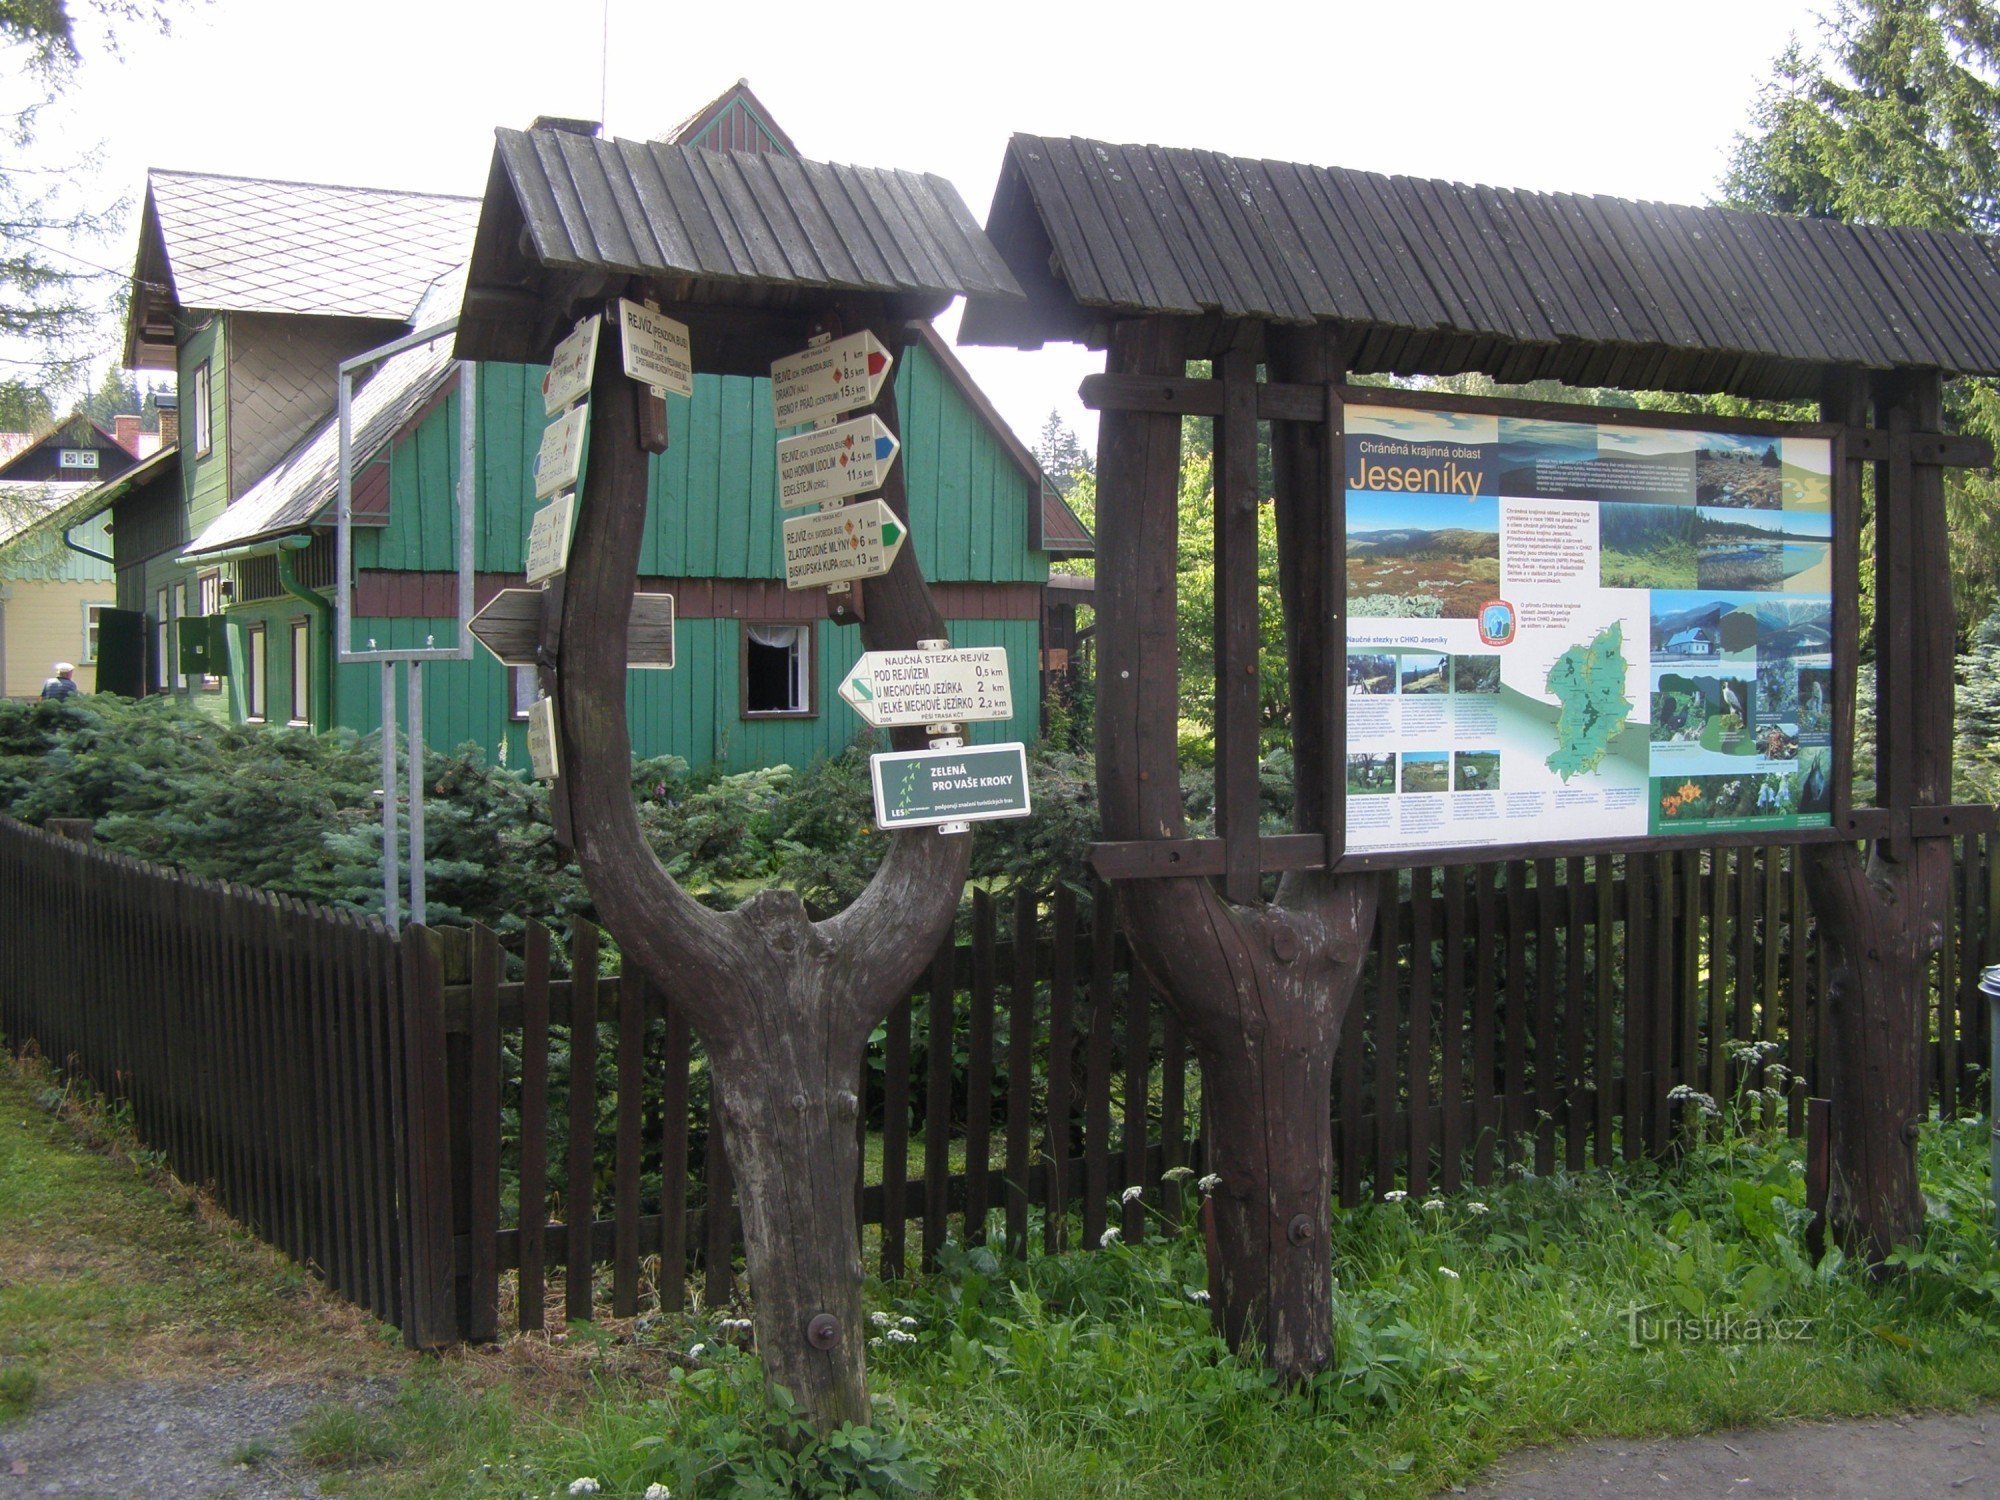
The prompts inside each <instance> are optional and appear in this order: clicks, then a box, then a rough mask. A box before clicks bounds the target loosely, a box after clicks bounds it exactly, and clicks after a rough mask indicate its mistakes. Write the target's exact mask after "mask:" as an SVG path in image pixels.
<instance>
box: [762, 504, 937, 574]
mask: <svg viewBox="0 0 2000 1500" xmlns="http://www.w3.org/2000/svg"><path fill="white" fill-rule="evenodd" d="M908 539H909V532H908V530H907V529H906V528H905V527H904V525H903V523H902V522H901V521H899V520H897V519H896V513H895V512H894V511H893V510H891V509H889V506H888V504H887V502H885V501H882V500H863V501H861V502H860V503H859V504H856V505H843V506H841V507H840V508H839V509H837V510H823V511H820V512H819V513H818V514H817V515H809V516H787V517H785V587H786V588H788V589H809V588H815V587H817V586H819V585H822V584H828V583H846V582H848V581H850V580H852V579H855V578H879V577H881V576H882V574H884V573H886V572H888V571H889V569H890V567H891V566H892V565H893V564H894V563H895V561H896V554H897V553H898V552H901V551H902V550H903V543H904V542H905V541H907V540H908Z"/></svg>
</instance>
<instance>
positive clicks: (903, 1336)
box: [882, 1328, 917, 1344]
mask: <svg viewBox="0 0 2000 1500" xmlns="http://www.w3.org/2000/svg"><path fill="white" fill-rule="evenodd" d="M882 1337H884V1338H885V1339H887V1340H888V1341H889V1342H890V1343H892V1344H914V1343H915V1342H916V1341H917V1336H916V1335H915V1334H914V1333H910V1332H908V1331H907V1330H905V1329H901V1328H891V1329H890V1330H889V1331H888V1332H887V1333H885V1334H883V1335H882Z"/></svg>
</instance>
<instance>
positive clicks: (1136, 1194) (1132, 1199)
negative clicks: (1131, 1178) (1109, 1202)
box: [1118, 1182, 1146, 1203]
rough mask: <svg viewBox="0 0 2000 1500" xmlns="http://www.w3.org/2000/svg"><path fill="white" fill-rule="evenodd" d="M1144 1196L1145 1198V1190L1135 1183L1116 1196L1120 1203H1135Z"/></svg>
mask: <svg viewBox="0 0 2000 1500" xmlns="http://www.w3.org/2000/svg"><path fill="white" fill-rule="evenodd" d="M1145 1196H1146V1190H1145V1189H1144V1188H1143V1187H1141V1186H1139V1184H1138V1183H1136V1182H1135V1183H1133V1184H1132V1186H1130V1187H1128V1188H1127V1189H1125V1191H1124V1192H1122V1193H1120V1194H1119V1195H1118V1201H1119V1202H1120V1203H1137V1202H1138V1201H1139V1200H1140V1199H1141V1198H1143V1197H1145Z"/></svg>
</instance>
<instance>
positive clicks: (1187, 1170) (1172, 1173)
mask: <svg viewBox="0 0 2000 1500" xmlns="http://www.w3.org/2000/svg"><path fill="white" fill-rule="evenodd" d="M1160 1176H1161V1177H1163V1178H1164V1179H1166V1180H1167V1181H1168V1182H1186V1181H1187V1180H1188V1179H1189V1178H1190V1177H1192V1176H1194V1168H1193V1167H1168V1168H1167V1170H1166V1171H1164V1172H1162V1173H1161V1174H1160Z"/></svg>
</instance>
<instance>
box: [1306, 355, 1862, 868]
mask: <svg viewBox="0 0 2000 1500" xmlns="http://www.w3.org/2000/svg"><path fill="white" fill-rule="evenodd" d="M1352 394H1354V395H1355V397H1356V399H1353V400H1350V401H1349V402H1347V403H1346V404H1345V407H1344V411H1345V420H1344V437H1345V473H1344V476H1343V482H1344V488H1345V492H1346V498H1345V505H1346V515H1347V528H1346V532H1347V534H1346V543H1347V547H1346V551H1347V602H1348V609H1347V615H1348V618H1347V662H1346V670H1347V780H1346V787H1347V799H1346V809H1347V810H1346V848H1347V851H1348V852H1349V853H1351V854H1378V853H1388V852H1398V853H1400V852H1405V851H1412V850H1423V849H1428V848H1439V849H1446V848H1478V847H1482V846H1485V847H1492V846H1502V845H1505V846H1511V845H1517V844H1533V843H1566V844H1584V843H1593V842H1605V841H1610V840H1615V839H1627V838H1644V837H1671V836H1676V835H1689V836H1693V837H1695V838H1701V837H1704V836H1712V835H1714V834H1718V833H1737V832H1744V831H1770V832H1773V833H1782V831H1784V830H1788V829H1798V828H1815V827H1826V826H1828V825H1829V824H1830V822H1831V814H1832V782H1833V751H1832V736H1831V729H1832V723H1833V693H1834V682H1835V675H1834V670H1833V666H1834V661H1833V658H1834V652H1835V650H1836V643H1835V641H1834V639H1833V577H1834V570H1833V546H1834V539H1833V507H1832V495H1833V444H1832V440H1831V438H1830V437H1829V436H1827V435H1826V434H1825V432H1824V430H1823V429H1822V430H1801V429H1790V428H1787V429H1780V428H1778V427H1776V426H1775V425H1772V426H1769V427H1768V429H1767V430H1758V431H1755V432H1750V431H1737V430H1729V431H1722V430H1714V429H1710V428H1705V427H1702V426H1698V425H1695V424H1694V423H1693V422H1690V423H1689V424H1688V425H1686V426H1674V427H1660V426H1650V425H1644V424H1643V422H1640V421H1628V420H1621V419H1620V418H1619V417H1618V415H1617V414H1615V413H1605V414H1604V415H1602V416H1599V415H1598V414H1597V412H1595V411H1584V410H1582V409H1579V418H1580V419H1579V420H1562V419H1557V418H1553V417H1548V416H1544V415H1540V414H1527V413H1525V412H1524V414H1522V415H1519V416H1514V415H1505V414H1495V413H1494V412H1492V411H1484V410H1482V411H1471V410H1459V409H1454V408H1453V407H1451V406H1450V405H1449V403H1444V402H1440V403H1439V404H1438V405H1437V406H1435V407H1433V406H1430V405H1428V404H1427V405H1426V406H1424V407H1421V408H1418V407H1411V406H1402V405H1388V404H1373V403H1368V402H1365V401H1364V400H1363V399H1361V398H1362V397H1363V395H1364V394H1365V393H1352Z"/></svg>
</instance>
